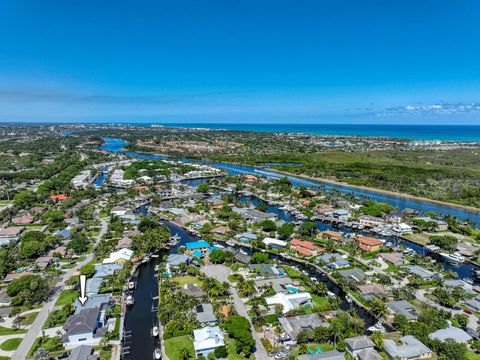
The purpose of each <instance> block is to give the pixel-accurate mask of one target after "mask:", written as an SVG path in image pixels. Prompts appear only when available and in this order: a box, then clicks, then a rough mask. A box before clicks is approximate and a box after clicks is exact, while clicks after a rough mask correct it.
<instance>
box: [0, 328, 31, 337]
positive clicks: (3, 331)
mask: <svg viewBox="0 0 480 360" xmlns="http://www.w3.org/2000/svg"><path fill="white" fill-rule="evenodd" d="M23 333H25V330H21V329H16V330H15V329H10V328H6V327H3V326H0V336H2V335H14V334H23Z"/></svg>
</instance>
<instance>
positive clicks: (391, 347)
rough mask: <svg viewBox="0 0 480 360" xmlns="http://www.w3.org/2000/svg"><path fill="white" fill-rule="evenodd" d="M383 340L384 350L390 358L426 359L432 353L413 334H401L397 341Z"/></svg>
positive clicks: (400, 359) (402, 359)
mask: <svg viewBox="0 0 480 360" xmlns="http://www.w3.org/2000/svg"><path fill="white" fill-rule="evenodd" d="M383 342H384V348H385V352H386V353H387V355H388V356H389V358H390V359H399V360H416V359H426V358H429V357H431V356H432V355H433V352H432V350H430V349H429V348H428V347H427V346H425V345H424V344H423V343H422V342H421V341H420V340H418V339H417V338H416V337H415V336H411V335H407V336H403V337H401V338H400V340H399V343H397V342H395V341H394V340H390V339H385V340H384V341H383Z"/></svg>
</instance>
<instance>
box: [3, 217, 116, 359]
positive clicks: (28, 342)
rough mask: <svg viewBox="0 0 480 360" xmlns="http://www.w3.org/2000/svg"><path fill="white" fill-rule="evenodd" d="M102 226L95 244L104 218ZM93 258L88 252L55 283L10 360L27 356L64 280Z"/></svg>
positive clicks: (39, 333) (101, 231) (100, 234)
mask: <svg viewBox="0 0 480 360" xmlns="http://www.w3.org/2000/svg"><path fill="white" fill-rule="evenodd" d="M99 220H100V222H101V224H102V228H101V229H100V232H99V233H98V235H97V237H96V238H95V244H97V243H98V242H99V241H100V240H101V239H102V237H103V235H104V234H105V233H106V232H107V229H108V223H107V222H106V221H105V220H102V219H99ZM92 260H93V253H91V254H88V255H87V257H86V258H85V260H83V261H82V262H79V263H77V265H75V267H73V268H71V269H69V270H68V271H67V272H66V273H65V274H64V275H63V276H62V279H61V280H60V281H59V282H58V283H57V290H56V291H55V293H54V294H53V295H52V296H50V299H49V300H48V301H47V302H46V303H44V304H43V307H42V308H41V309H40V312H39V313H38V316H37V318H36V319H35V321H34V322H33V324H32V325H31V326H30V328H29V329H28V331H27V333H26V334H25V336H24V338H23V341H22V343H21V344H20V346H19V347H18V349H17V351H15V353H14V354H13V356H12V360H25V359H26V358H27V354H28V352H29V351H30V348H31V347H32V345H33V343H34V342H35V339H36V338H37V337H39V336H40V335H41V331H42V326H43V324H44V323H45V321H46V320H47V318H48V314H49V313H50V312H51V311H52V310H53V308H54V307H55V303H56V301H57V299H58V296H59V295H60V293H61V290H62V289H63V287H64V286H65V282H66V281H67V280H68V279H69V278H71V277H72V276H73V274H75V273H76V272H77V271H78V270H79V269H80V268H81V267H82V266H83V265H86V264H88V263H89V262H90V261H92Z"/></svg>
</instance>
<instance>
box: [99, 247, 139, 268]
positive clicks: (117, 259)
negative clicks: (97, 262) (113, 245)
mask: <svg viewBox="0 0 480 360" xmlns="http://www.w3.org/2000/svg"><path fill="white" fill-rule="evenodd" d="M132 256H133V250H130V249H127V248H123V249H120V250H117V251H114V252H112V253H111V254H110V255H109V256H108V258H106V259H104V260H103V263H104V264H125V263H128V262H129V261H130V260H131V258H132Z"/></svg>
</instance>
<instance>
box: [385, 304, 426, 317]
mask: <svg viewBox="0 0 480 360" xmlns="http://www.w3.org/2000/svg"><path fill="white" fill-rule="evenodd" d="M385 306H386V307H387V311H388V312H389V313H390V315H391V317H392V319H393V317H394V316H395V315H404V316H405V317H406V319H407V320H408V321H413V320H417V319H418V315H417V313H416V311H415V307H414V306H413V305H412V304H410V303H409V302H408V301H407V300H399V301H390V302H387V303H386V304H385Z"/></svg>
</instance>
